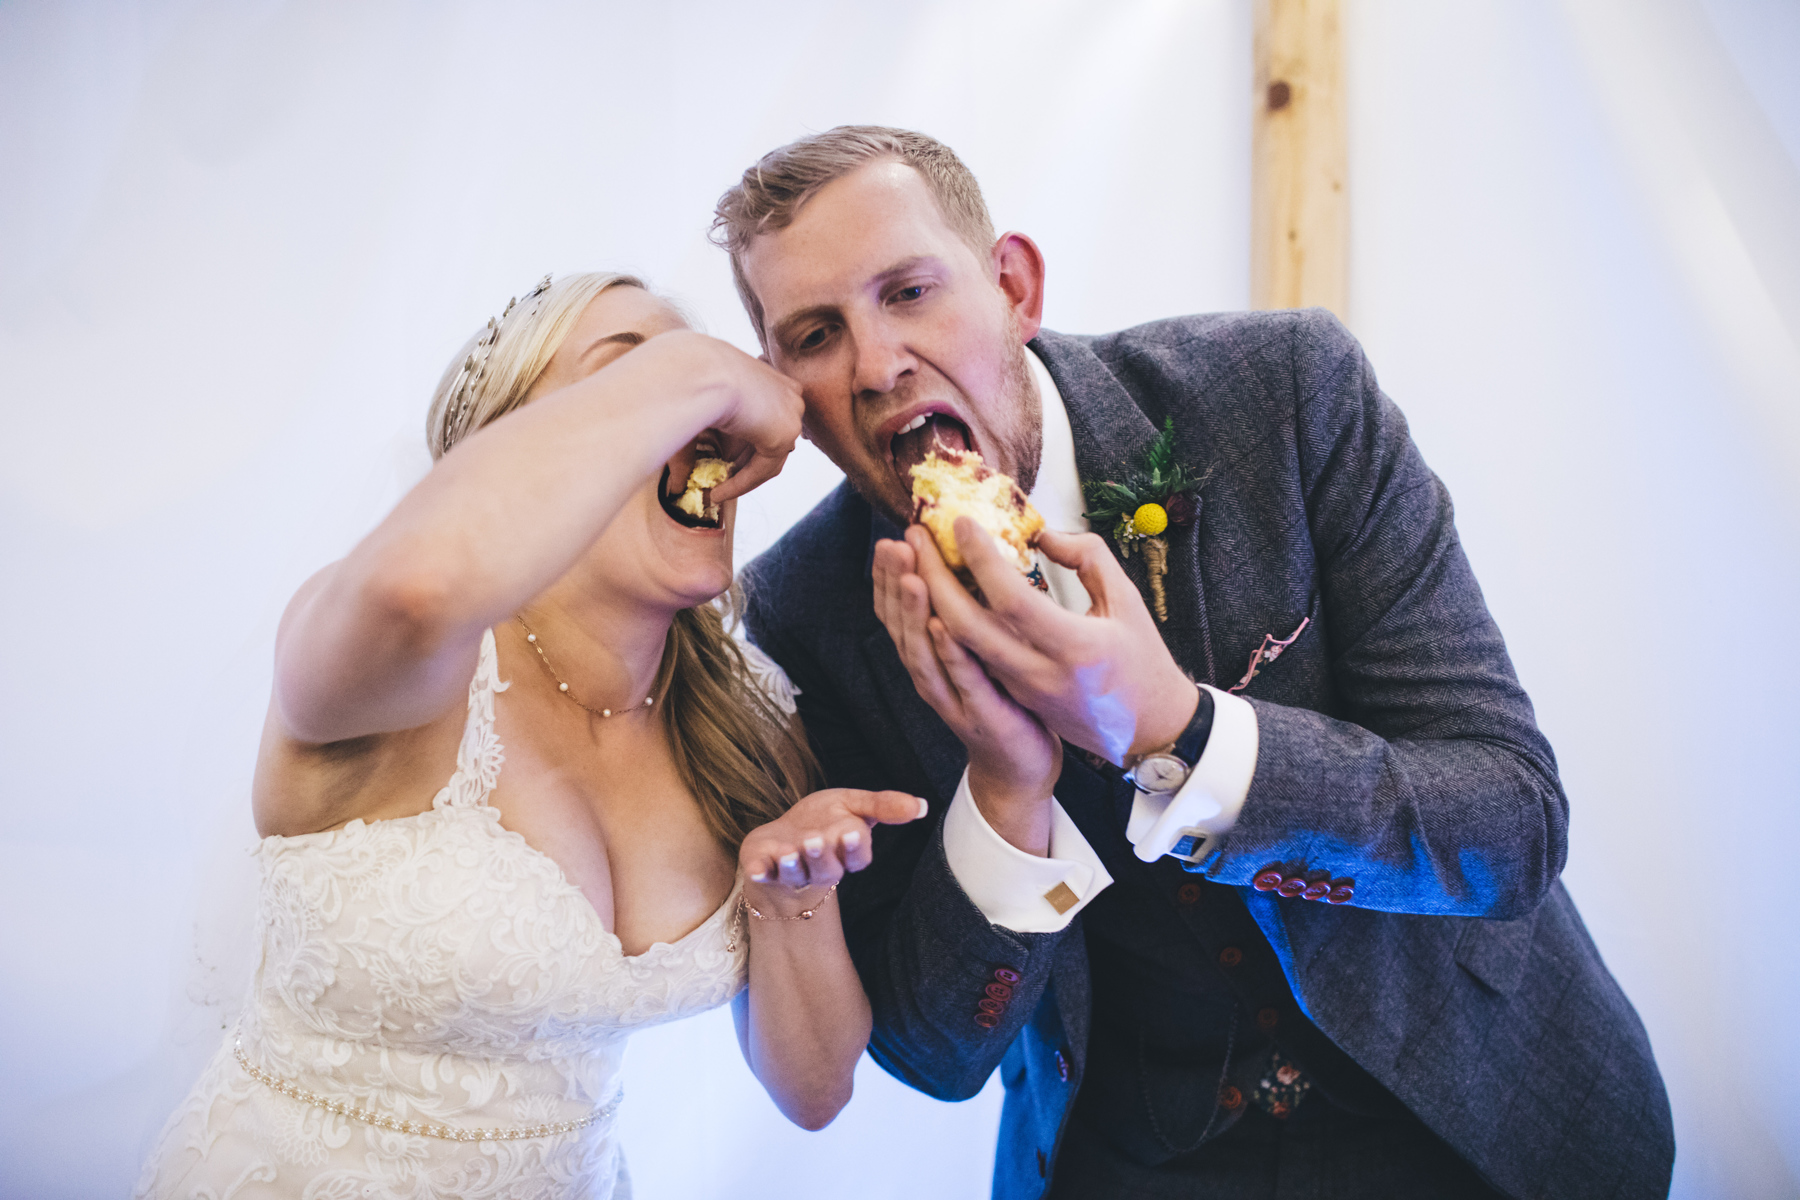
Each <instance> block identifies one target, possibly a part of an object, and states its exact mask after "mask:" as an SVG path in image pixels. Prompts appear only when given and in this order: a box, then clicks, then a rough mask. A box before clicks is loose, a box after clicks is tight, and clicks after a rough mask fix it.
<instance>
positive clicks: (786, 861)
mask: <svg viewBox="0 0 1800 1200" xmlns="http://www.w3.org/2000/svg"><path fill="white" fill-rule="evenodd" d="M799 865H800V856H799V855H798V854H784V855H782V856H781V869H782V870H784V871H792V870H793V869H794V868H795V867H798V866H799Z"/></svg>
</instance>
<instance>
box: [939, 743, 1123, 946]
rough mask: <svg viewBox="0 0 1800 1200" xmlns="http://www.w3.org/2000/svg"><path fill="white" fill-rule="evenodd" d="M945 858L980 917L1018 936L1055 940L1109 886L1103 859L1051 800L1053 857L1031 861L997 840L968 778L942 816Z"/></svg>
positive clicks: (1003, 839) (957, 788) (1108, 874)
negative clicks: (1044, 936) (1052, 937)
mask: <svg viewBox="0 0 1800 1200" xmlns="http://www.w3.org/2000/svg"><path fill="white" fill-rule="evenodd" d="M944 858H945V859H946V860H947V861H948V862H949V864H950V873H951V874H952V875H954V876H955V877H956V882H957V883H959V884H961V885H962V890H963V891H964V892H965V893H967V895H968V897H969V899H970V900H971V901H973V902H974V904H975V907H976V908H978V909H980V910H981V915H982V916H984V917H986V918H987V919H988V920H989V921H990V922H991V923H993V924H995V925H999V926H1001V927H1002V928H1005V929H1010V930H1012V931H1013V932H1015V933H1055V932H1057V931H1058V930H1061V929H1064V928H1066V927H1067V926H1068V924H1069V922H1070V921H1072V920H1074V919H1075V914H1076V913H1078V912H1080V911H1081V910H1082V909H1084V908H1086V907H1087V905H1088V902H1089V901H1090V900H1092V899H1093V898H1094V897H1095V896H1098V895H1099V894H1100V893H1101V892H1103V891H1105V890H1106V888H1107V886H1108V885H1109V884H1111V883H1112V881H1113V879H1112V875H1111V874H1110V873H1108V871H1107V869H1106V867H1105V866H1104V865H1103V864H1102V863H1101V862H1100V856H1099V855H1098V854H1095V853H1094V848H1093V847H1092V846H1090V845H1088V841H1087V839H1086V838H1085V837H1083V836H1081V830H1079V829H1077V828H1076V827H1075V822H1074V821H1072V820H1070V819H1069V814H1068V813H1066V812H1064V811H1063V806H1062V805H1060V804H1058V803H1057V802H1056V800H1055V799H1054V798H1052V799H1051V801H1050V857H1048V858H1039V857H1038V856H1037V855H1035V854H1027V853H1026V852H1025V851H1023V850H1021V849H1019V848H1018V847H1017V846H1015V845H1013V844H1012V843H1011V842H1009V841H1007V840H1006V839H1005V838H1003V837H1001V836H1000V835H999V834H997V833H995V832H994V827H993V826H991V825H989V824H988V823H987V818H986V817H983V816H982V815H981V809H980V807H979V806H977V805H976V803H975V796H974V794H973V793H972V792H970V791H969V773H968V771H967V770H965V771H963V777H962V782H961V783H959V784H957V785H956V796H955V798H954V799H952V800H951V801H950V807H949V808H948V809H947V810H945V812H944Z"/></svg>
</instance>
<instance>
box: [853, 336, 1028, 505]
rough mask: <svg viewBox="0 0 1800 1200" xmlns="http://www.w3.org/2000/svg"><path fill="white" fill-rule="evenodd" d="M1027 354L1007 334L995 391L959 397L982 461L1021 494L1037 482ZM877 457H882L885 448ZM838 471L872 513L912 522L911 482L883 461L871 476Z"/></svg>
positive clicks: (1016, 339) (855, 472)
mask: <svg viewBox="0 0 1800 1200" xmlns="http://www.w3.org/2000/svg"><path fill="white" fill-rule="evenodd" d="M1029 353H1031V351H1029V350H1027V349H1026V348H1025V345H1024V343H1023V342H1021V341H1020V340H1019V339H1018V338H1017V337H1008V339H1007V343H1006V363H1005V366H1004V374H1003V376H1002V380H1001V384H1000V387H999V389H998V391H997V392H996V394H995V395H993V396H991V397H989V398H988V399H987V400H986V401H984V402H980V403H977V402H976V400H975V399H974V397H972V396H965V397H964V398H963V399H964V401H965V403H966V404H967V405H968V407H969V409H970V410H971V413H970V415H972V416H978V417H979V419H980V420H981V423H982V426H983V429H982V433H983V435H984V436H983V438H982V451H983V453H982V458H983V460H984V461H985V462H986V463H987V465H988V466H990V467H992V468H994V469H995V470H997V471H1003V472H1005V473H1006V474H1008V475H1011V476H1012V477H1013V479H1014V480H1016V481H1017V482H1018V485H1019V489H1020V490H1021V491H1023V492H1024V493H1025V494H1026V495H1030V494H1031V489H1032V488H1034V487H1036V486H1037V477H1038V467H1039V464H1040V462H1041V461H1042V459H1043V456H1044V406H1043V400H1042V398H1041V397H1040V396H1039V394H1038V388H1037V382H1036V381H1035V380H1034V379H1032V377H1031V366H1030V364H1029V363H1027V362H1026V361H1025V356H1026V355H1027V354H1029ZM881 456H882V457H883V458H885V456H886V451H885V448H884V449H883V451H882V455H881ZM838 465H839V466H840V467H841V466H843V464H842V463H840V464H838ZM844 474H845V477H846V478H848V479H849V480H850V486H851V487H852V488H853V489H855V491H856V494H857V495H859V496H861V497H862V498H863V499H864V500H866V501H868V503H869V506H870V507H871V508H873V509H874V510H875V511H876V512H879V513H881V514H882V515H883V516H885V517H887V519H888V520H890V521H892V522H893V523H894V524H896V525H898V526H899V527H900V528H902V529H904V528H906V527H907V526H908V525H910V524H912V488H911V485H910V483H909V482H908V481H904V480H902V479H901V478H900V477H899V476H898V475H896V474H895V473H894V471H893V470H892V469H891V467H889V466H887V465H885V464H884V465H883V466H882V467H880V468H878V472H877V474H876V475H875V477H874V478H873V479H871V478H867V477H864V476H863V474H862V473H861V472H860V471H851V470H846V471H845V472H844Z"/></svg>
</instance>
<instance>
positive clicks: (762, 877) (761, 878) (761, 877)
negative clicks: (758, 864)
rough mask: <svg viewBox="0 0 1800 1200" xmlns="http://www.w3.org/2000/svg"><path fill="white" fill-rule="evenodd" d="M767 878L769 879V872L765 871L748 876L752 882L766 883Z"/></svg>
mask: <svg viewBox="0 0 1800 1200" xmlns="http://www.w3.org/2000/svg"><path fill="white" fill-rule="evenodd" d="M768 879H769V873H768V872H767V871H758V872H756V873H755V874H753V875H751V876H750V880H751V882H752V883H767V882H768Z"/></svg>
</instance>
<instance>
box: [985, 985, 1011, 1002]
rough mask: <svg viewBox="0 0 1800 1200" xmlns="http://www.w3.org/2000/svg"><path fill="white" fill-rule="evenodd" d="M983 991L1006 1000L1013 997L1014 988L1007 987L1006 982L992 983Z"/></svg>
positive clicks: (995, 997) (997, 998) (998, 998)
mask: <svg viewBox="0 0 1800 1200" xmlns="http://www.w3.org/2000/svg"><path fill="white" fill-rule="evenodd" d="M982 991H984V992H986V993H987V994H988V995H990V996H992V997H993V998H994V999H996V1000H1002V1001H1004V1000H1011V999H1012V989H1011V988H1009V987H1007V986H1006V985H1005V984H1004V983H990V984H988V985H987V986H986V987H985V988H983V989H982Z"/></svg>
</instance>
